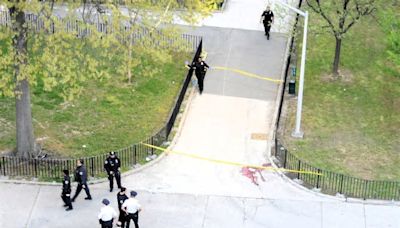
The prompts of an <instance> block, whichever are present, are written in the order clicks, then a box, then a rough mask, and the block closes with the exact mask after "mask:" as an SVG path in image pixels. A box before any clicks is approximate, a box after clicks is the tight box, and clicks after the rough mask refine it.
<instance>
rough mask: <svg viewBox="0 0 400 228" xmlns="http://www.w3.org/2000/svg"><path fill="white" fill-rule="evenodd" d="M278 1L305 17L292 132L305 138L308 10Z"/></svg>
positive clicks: (296, 136)
mask: <svg viewBox="0 0 400 228" xmlns="http://www.w3.org/2000/svg"><path fill="white" fill-rule="evenodd" d="M277 2H278V3H279V4H281V5H283V6H285V7H287V8H289V9H290V10H293V11H294V12H296V13H298V14H299V15H301V16H303V17H304V32H303V46H302V50H301V65H300V84H299V93H298V97H297V112H296V127H295V129H294V131H293V132H292V136H293V137H295V138H303V135H304V132H303V131H301V111H302V106H303V87H304V70H305V69H304V68H305V65H306V49H307V27H308V11H305V12H303V11H301V10H299V9H297V8H295V7H293V6H291V5H289V4H287V3H283V2H279V1H277Z"/></svg>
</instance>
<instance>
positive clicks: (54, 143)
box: [0, 54, 190, 157]
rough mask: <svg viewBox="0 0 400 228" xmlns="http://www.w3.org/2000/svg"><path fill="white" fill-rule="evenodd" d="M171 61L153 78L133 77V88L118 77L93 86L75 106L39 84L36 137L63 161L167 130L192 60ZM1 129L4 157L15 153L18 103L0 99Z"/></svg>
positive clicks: (34, 111)
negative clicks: (186, 66)
mask: <svg viewBox="0 0 400 228" xmlns="http://www.w3.org/2000/svg"><path fill="white" fill-rule="evenodd" d="M173 56H174V57H173V58H172V59H171V61H169V62H167V63H166V64H164V65H162V66H161V67H160V66H152V65H149V66H148V67H160V68H159V69H158V70H159V73H157V74H155V75H153V76H141V75H139V74H135V73H137V72H134V75H135V78H134V83H133V84H131V85H128V84H127V83H126V82H124V81H123V80H121V78H122V77H121V76H118V77H117V76H116V75H113V77H112V78H111V79H110V80H103V81H95V80H93V81H90V82H88V83H87V84H86V85H84V91H83V93H82V94H81V95H80V96H79V97H77V98H76V99H75V100H73V101H72V102H64V100H63V99H62V97H61V96H59V90H57V89H55V90H54V91H52V92H44V91H43V85H41V84H40V83H38V85H37V86H36V87H34V88H32V115H33V118H34V121H33V124H34V131H35V137H36V138H43V140H42V141H41V143H42V145H43V148H44V149H45V150H47V151H50V152H51V153H52V154H54V155H56V156H60V157H77V156H90V155H95V154H103V153H105V152H107V151H109V150H116V149H119V148H123V147H126V146H128V145H131V144H133V143H137V142H140V141H141V140H144V139H146V138H148V137H150V136H151V135H153V134H154V133H156V132H157V131H158V130H159V129H160V128H161V127H163V126H164V124H165V121H166V119H167V117H168V114H169V113H170V110H171V107H172V105H173V104H174V101H175V98H176V96H177V93H178V92H179V90H180V87H181V85H182V82H183V80H184V77H185V75H186V69H185V68H184V67H182V62H183V61H184V60H185V59H188V58H190V55H189V54H174V55H173ZM147 62H148V64H151V61H147ZM114 76H115V78H114ZM0 126H1V128H2V130H1V132H0V151H7V150H12V149H13V148H14V147H15V127H14V126H15V104H14V99H11V98H0ZM3 126H5V127H4V128H3ZM3 129H5V130H3ZM83 145H85V146H86V148H84V147H83Z"/></svg>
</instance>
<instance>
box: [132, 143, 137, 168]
mask: <svg viewBox="0 0 400 228" xmlns="http://www.w3.org/2000/svg"><path fill="white" fill-rule="evenodd" d="M136 149H137V144H135V147H134V150H133V164H132V166H133V165H136Z"/></svg>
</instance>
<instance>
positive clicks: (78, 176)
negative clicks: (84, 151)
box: [75, 165, 87, 184]
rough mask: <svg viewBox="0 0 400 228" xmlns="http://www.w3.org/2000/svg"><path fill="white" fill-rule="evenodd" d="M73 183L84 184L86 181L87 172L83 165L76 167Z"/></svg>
mask: <svg viewBox="0 0 400 228" xmlns="http://www.w3.org/2000/svg"><path fill="white" fill-rule="evenodd" d="M75 181H76V182H78V183H80V184H86V181H87V172H86V168H85V166H84V165H81V166H78V167H76V170H75Z"/></svg>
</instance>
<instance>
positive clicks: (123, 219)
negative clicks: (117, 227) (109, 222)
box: [118, 209, 126, 228]
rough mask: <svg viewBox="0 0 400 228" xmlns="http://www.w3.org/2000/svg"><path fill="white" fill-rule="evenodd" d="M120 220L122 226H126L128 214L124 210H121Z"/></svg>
mask: <svg viewBox="0 0 400 228" xmlns="http://www.w3.org/2000/svg"><path fill="white" fill-rule="evenodd" d="M118 221H120V222H121V227H123V228H125V221H126V214H125V212H124V211H123V210H121V209H120V210H119V217H118Z"/></svg>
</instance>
